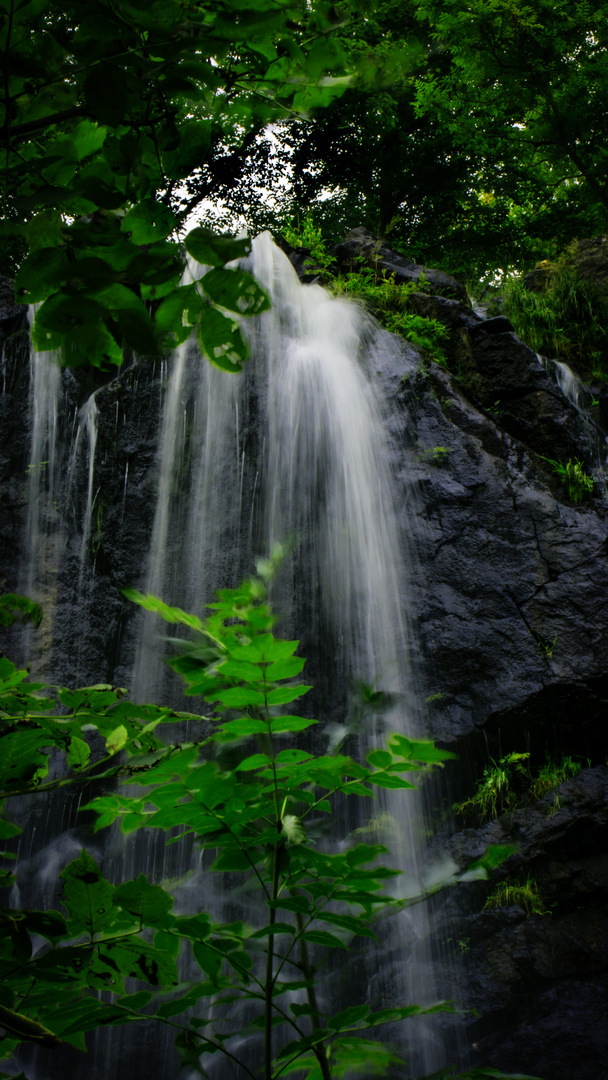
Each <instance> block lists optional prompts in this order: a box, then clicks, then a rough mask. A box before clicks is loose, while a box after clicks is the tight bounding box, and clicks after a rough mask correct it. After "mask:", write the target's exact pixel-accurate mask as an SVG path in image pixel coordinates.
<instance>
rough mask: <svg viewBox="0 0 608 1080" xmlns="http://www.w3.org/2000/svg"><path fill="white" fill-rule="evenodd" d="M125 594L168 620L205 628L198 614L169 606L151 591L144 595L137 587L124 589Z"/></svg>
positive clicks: (194, 628) (194, 627) (147, 609)
mask: <svg viewBox="0 0 608 1080" xmlns="http://www.w3.org/2000/svg"><path fill="white" fill-rule="evenodd" d="M123 595H124V596H126V598H127V600H132V601H133V602H134V603H135V604H139V605H140V607H143V608H144V610H145V611H154V612H156V614H157V615H160V617H161V619H165V621H166V622H169V623H183V624H184V626H190V627H191V628H192V629H193V630H202V629H203V624H202V622H201V620H200V619H199V618H198V617H197V616H196V615H189V614H188V613H187V612H185V611H182V609H181V608H176V607H169V605H168V604H164V603H163V601H162V600H159V599H158V598H157V597H156V596H151V595H150V594H149V593H148V595H147V596H144V595H143V593H140V592H138V590H137V589H123Z"/></svg>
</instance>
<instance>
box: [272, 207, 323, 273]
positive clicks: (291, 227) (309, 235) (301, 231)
mask: <svg viewBox="0 0 608 1080" xmlns="http://www.w3.org/2000/svg"><path fill="white" fill-rule="evenodd" d="M281 236H283V237H284V238H285V240H286V241H287V243H288V244H291V246H292V247H294V248H308V250H309V251H310V259H307V260H306V263H305V265H306V266H309V267H310V268H311V270H317V269H320V270H321V271H322V272H323V273H324V274H325V273H327V271H328V270H329V269H330V268H331V267H332V266H333V265H334V263H335V261H336V260H335V258H334V256H333V255H330V254H329V252H328V250H327V245H326V242H325V238H324V236H323V232H322V230H321V229H320V228H318V227H317V226H316V225H315V223H314V221H313V218H312V215H311V214H306V215H305V217H304V218H302V219H300V218H299V217H296V218H295V219H293V220H292V221H286V222H285V224H284V225H283V226H282V228H281Z"/></svg>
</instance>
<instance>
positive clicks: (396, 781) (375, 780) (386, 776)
mask: <svg viewBox="0 0 608 1080" xmlns="http://www.w3.org/2000/svg"><path fill="white" fill-rule="evenodd" d="M368 780H369V782H370V784H375V785H376V787H381V788H415V786H416V785H415V784H410V782H409V780H403V779H402V778H401V777H400V776H395V774H394V773H387V772H374V773H370V775H369V777H368Z"/></svg>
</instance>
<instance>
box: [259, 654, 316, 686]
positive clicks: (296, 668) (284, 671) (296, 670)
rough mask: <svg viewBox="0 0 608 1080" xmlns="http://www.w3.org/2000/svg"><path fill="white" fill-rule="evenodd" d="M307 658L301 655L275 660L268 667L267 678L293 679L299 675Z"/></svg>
mask: <svg viewBox="0 0 608 1080" xmlns="http://www.w3.org/2000/svg"><path fill="white" fill-rule="evenodd" d="M305 663H306V661H305V660H303V659H302V657H300V656H288V657H285V658H284V659H282V660H275V662H274V663H273V664H270V665H269V666H268V667H267V668H266V678H267V679H272V680H273V681H275V680H276V681H278V680H279V679H293V678H294V677H295V676H296V675H299V674H300V672H301V670H302V668H303V667H304V664H305Z"/></svg>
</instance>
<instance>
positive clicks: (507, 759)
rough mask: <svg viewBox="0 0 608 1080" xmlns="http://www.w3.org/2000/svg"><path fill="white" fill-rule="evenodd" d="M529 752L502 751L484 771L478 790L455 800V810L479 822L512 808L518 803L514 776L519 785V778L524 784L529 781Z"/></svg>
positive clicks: (527, 783)
mask: <svg viewBox="0 0 608 1080" xmlns="http://www.w3.org/2000/svg"><path fill="white" fill-rule="evenodd" d="M529 757H530V755H529V754H517V753H512V754H505V756H504V757H501V758H500V760H499V761H494V760H493V761H492V763H491V765H489V766H487V767H486V768H485V769H484V770H483V776H482V778H481V780H479V781H478V784H477V791H476V792H475V794H474V795H473V796H472V797H471V798H470V799H465V801H464V802H461V803H454V807H453V809H454V812H455V813H456V814H458V815H459V816H461V817H464V818H473V819H476V820H477V821H478V823H479V824H480V825H481V824H482V823H483V822H484V821H490V820H491V819H492V818H495V817H498V815H499V814H502V813H505V811H507V810H512V809H513V808H514V807H515V805H516V804H517V802H518V796H517V794H516V792H515V791H514V790H513V786H514V781H515V779H516V778H517V780H518V781H519V784H518V786H519V787H521V786H522V783H521V782H522V781H523V782H524V785H525V786H526V787H527V786H529V783H530V779H531V777H530V772H529V769H528V766H527V765H526V764H524V763H525V762H527V760H528V758H529Z"/></svg>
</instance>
